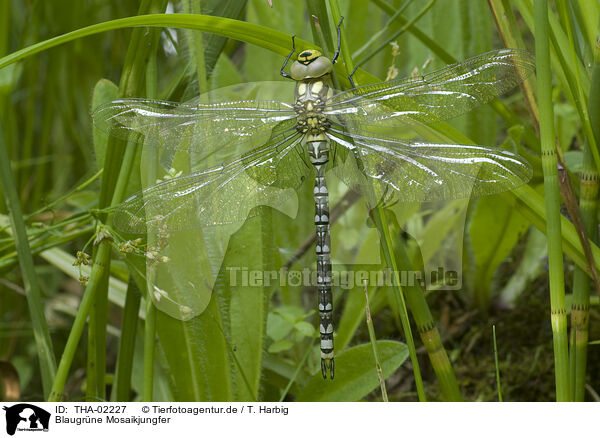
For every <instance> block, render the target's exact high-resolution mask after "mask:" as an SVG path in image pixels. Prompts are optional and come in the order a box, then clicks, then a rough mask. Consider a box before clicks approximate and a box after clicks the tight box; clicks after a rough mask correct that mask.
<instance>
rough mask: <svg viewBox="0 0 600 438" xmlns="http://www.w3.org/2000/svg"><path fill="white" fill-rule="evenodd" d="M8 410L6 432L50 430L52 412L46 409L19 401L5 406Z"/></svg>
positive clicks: (10, 433)
mask: <svg viewBox="0 0 600 438" xmlns="http://www.w3.org/2000/svg"><path fill="white" fill-rule="evenodd" d="M3 409H4V410H5V411H6V433H8V434H9V435H14V434H15V432H16V431H17V430H18V431H28V432H35V431H38V432H39V431H44V432H47V431H48V425H49V423H50V412H48V411H45V410H44V409H42V408H38V407H37V406H34V405H30V404H29V403H19V404H18V405H13V406H11V407H9V408H7V407H3Z"/></svg>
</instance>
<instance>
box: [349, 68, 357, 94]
mask: <svg viewBox="0 0 600 438" xmlns="http://www.w3.org/2000/svg"><path fill="white" fill-rule="evenodd" d="M357 68H358V65H357V66H356V67H354V70H352V73H350V74H349V75H348V80H349V81H350V85H351V86H352V88H356V85H354V81H353V80H352V75H353V74H354V73H355V72H356V69H357Z"/></svg>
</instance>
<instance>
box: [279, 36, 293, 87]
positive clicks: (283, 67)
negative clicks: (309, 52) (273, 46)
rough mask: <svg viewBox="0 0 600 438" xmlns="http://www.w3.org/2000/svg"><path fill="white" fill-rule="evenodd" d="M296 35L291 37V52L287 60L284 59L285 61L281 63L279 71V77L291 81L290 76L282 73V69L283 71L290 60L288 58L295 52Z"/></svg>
mask: <svg viewBox="0 0 600 438" xmlns="http://www.w3.org/2000/svg"><path fill="white" fill-rule="evenodd" d="M295 39H296V35H292V51H291V52H290V53H289V54H288V56H287V58H285V61H284V63H283V65H282V66H281V71H280V72H279V74H280V75H281V76H283V77H284V78H287V79H292V75H291V74H289V73H286V72H285V71H283V69H285V66H286V65H287V63H288V61H289V60H290V57H291V56H292V55H293V54H294V52H295V51H296V41H295Z"/></svg>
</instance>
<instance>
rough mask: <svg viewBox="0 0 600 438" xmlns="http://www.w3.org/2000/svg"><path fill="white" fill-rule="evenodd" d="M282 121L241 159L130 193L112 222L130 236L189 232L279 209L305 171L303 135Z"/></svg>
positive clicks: (305, 173)
mask: <svg viewBox="0 0 600 438" xmlns="http://www.w3.org/2000/svg"><path fill="white" fill-rule="evenodd" d="M286 125H288V128H287V129H286V130H283V132H279V133H277V134H275V135H274V136H273V137H271V139H270V140H269V141H268V142H267V143H265V144H263V145H261V146H259V147H257V148H255V149H253V150H252V151H250V152H248V153H246V154H245V155H243V156H242V157H240V158H237V159H235V160H233V161H230V162H228V163H226V164H223V165H221V166H218V167H213V168H209V169H205V170H202V171H199V172H195V173H191V174H189V175H185V176H181V177H178V178H173V179H168V180H166V181H163V182H160V183H158V184H155V185H153V186H151V187H148V188H146V189H144V190H142V191H141V192H138V193H136V194H134V195H133V196H131V197H130V198H129V199H127V200H126V201H124V202H123V203H122V204H120V205H119V206H118V207H117V208H116V211H115V212H114V216H113V224H114V225H115V226H116V227H117V229H119V230H121V231H123V232H126V233H132V234H144V233H146V232H147V229H148V227H155V229H158V230H164V231H171V230H172V231H175V230H190V229H197V228H198V227H201V226H209V225H218V224H229V223H236V222H242V221H244V220H245V219H246V218H247V217H249V215H251V213H252V209H253V208H254V207H256V206H260V205H269V206H273V207H280V206H281V205H282V203H283V202H284V201H285V200H287V199H288V198H289V197H291V196H293V195H294V193H295V190H294V189H296V188H297V187H298V186H300V184H302V182H303V181H304V179H305V177H306V175H307V174H308V172H309V171H310V168H309V166H308V164H306V163H307V160H306V159H305V157H304V156H303V154H304V152H303V148H301V147H300V146H298V145H299V144H300V142H301V140H302V134H300V133H298V132H297V131H296V129H295V128H293V127H292V128H289V125H290V124H289V123H286ZM292 125H293V123H292ZM299 155H300V156H299Z"/></svg>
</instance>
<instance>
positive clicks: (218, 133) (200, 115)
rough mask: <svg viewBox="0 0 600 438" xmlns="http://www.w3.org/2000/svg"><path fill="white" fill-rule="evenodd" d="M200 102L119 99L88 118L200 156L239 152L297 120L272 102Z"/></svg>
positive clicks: (115, 132)
mask: <svg viewBox="0 0 600 438" xmlns="http://www.w3.org/2000/svg"><path fill="white" fill-rule="evenodd" d="M202 99H206V97H205V96H204V97H200V98H197V99H195V100H193V101H190V102H187V103H174V102H167V101H161V100H150V99H118V100H114V101H112V102H109V103H106V104H104V105H101V106H100V107H98V108H97V109H96V110H95V111H94V113H93V114H92V117H93V120H94V125H95V126H96V127H97V128H98V129H100V130H101V131H103V132H105V133H107V134H110V135H112V136H114V137H117V138H121V139H124V140H131V139H134V140H135V141H138V142H140V143H144V144H145V145H152V146H154V147H157V148H164V149H167V150H179V151H181V150H193V151H201V152H204V153H206V152H207V151H217V150H219V149H220V148H222V147H223V146H226V145H228V144H236V145H237V147H238V150H240V148H239V146H240V143H250V142H253V141H254V142H256V139H257V138H261V136H265V135H266V136H267V138H268V135H269V134H270V131H271V130H272V129H273V128H274V127H275V126H276V125H277V124H278V123H280V122H282V121H285V120H290V119H294V118H295V117H296V113H295V112H294V110H293V107H292V106H291V105H288V104H286V103H283V102H278V101H275V100H237V101H230V102H218V103H203V100H202ZM132 134H137V135H132ZM182 140H184V141H182ZM255 144H256V143H254V145H255ZM248 149H249V148H246V150H248Z"/></svg>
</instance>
